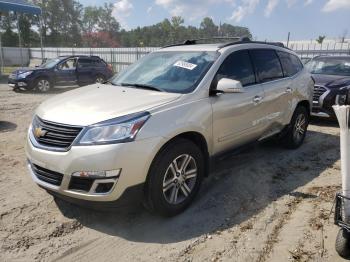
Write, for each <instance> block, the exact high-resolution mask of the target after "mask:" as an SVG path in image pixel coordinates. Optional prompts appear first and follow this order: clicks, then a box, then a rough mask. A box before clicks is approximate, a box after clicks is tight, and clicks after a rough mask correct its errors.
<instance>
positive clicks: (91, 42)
mask: <svg viewBox="0 0 350 262" xmlns="http://www.w3.org/2000/svg"><path fill="white" fill-rule="evenodd" d="M82 39H83V42H84V43H85V45H86V46H88V47H118V46H119V44H118V42H117V41H116V40H115V39H113V38H112V37H111V35H110V34H109V33H108V32H91V33H86V34H84V35H83V37H82Z"/></svg>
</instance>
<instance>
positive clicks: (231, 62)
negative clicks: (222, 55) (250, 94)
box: [216, 50, 255, 86]
mask: <svg viewBox="0 0 350 262" xmlns="http://www.w3.org/2000/svg"><path fill="white" fill-rule="evenodd" d="M221 78H230V79H233V80H237V81H240V82H241V83H242V85H243V86H247V85H251V84H255V74H254V70H253V65H252V63H251V61H250V56H249V53H248V51H247V50H243V51H237V52H234V53H232V54H230V55H229V56H228V57H227V58H226V59H225V61H224V62H223V63H222V65H221V66H220V68H219V71H218V72H217V75H216V81H219V80H220V79H221Z"/></svg>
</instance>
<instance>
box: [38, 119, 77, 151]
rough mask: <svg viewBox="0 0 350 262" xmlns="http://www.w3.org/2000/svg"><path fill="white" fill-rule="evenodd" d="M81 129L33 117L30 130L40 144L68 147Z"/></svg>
mask: <svg viewBox="0 0 350 262" xmlns="http://www.w3.org/2000/svg"><path fill="white" fill-rule="evenodd" d="M81 130H82V127H77V126H70V125H63V124H58V123H53V122H49V121H46V120H43V119H40V118H39V117H35V118H34V121H33V130H32V132H33V135H34V137H35V140H36V141H37V142H38V143H39V144H40V145H43V146H46V147H55V148H61V149H68V148H69V147H70V146H71V144H72V143H73V141H74V140H75V138H76V137H77V136H78V135H79V133H80V131H81Z"/></svg>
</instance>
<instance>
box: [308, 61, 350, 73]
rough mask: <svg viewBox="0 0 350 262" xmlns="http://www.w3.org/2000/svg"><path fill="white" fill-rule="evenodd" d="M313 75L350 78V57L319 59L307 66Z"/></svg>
mask: <svg viewBox="0 0 350 262" xmlns="http://www.w3.org/2000/svg"><path fill="white" fill-rule="evenodd" d="M306 68H307V69H308V70H309V71H310V73H311V74H323V75H340V76H350V57H349V58H347V57H344V58H339V57H334V58H333V57H324V58H317V59H314V60H312V61H310V62H309V63H307V64H306Z"/></svg>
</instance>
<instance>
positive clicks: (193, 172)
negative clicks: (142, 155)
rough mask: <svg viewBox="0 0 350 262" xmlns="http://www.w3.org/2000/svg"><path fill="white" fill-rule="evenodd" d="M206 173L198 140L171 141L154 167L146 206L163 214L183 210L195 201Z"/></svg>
mask: <svg viewBox="0 0 350 262" xmlns="http://www.w3.org/2000/svg"><path fill="white" fill-rule="evenodd" d="M203 175H204V157H203V153H202V152H201V150H200V149H199V148H198V147H197V146H196V145H195V144H194V143H192V142H191V141H189V140H185V139H178V140H176V141H174V142H171V143H169V144H168V145H167V146H166V147H165V148H164V149H163V150H161V151H160V153H159V154H158V155H157V157H156V158H155V160H154V161H153V163H152V166H151V168H150V171H149V175H148V181H147V183H146V188H145V189H146V190H145V191H146V192H145V193H146V202H145V206H146V208H148V209H149V210H150V211H153V212H155V213H158V214H161V215H163V216H173V215H177V214H179V213H181V212H182V211H184V210H185V209H186V208H187V207H188V206H189V205H190V203H191V202H192V201H193V199H194V197H195V195H196V194H197V192H198V190H199V187H200V184H201V181H202V178H203Z"/></svg>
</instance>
